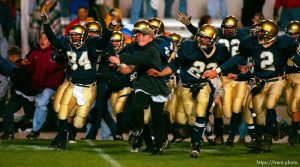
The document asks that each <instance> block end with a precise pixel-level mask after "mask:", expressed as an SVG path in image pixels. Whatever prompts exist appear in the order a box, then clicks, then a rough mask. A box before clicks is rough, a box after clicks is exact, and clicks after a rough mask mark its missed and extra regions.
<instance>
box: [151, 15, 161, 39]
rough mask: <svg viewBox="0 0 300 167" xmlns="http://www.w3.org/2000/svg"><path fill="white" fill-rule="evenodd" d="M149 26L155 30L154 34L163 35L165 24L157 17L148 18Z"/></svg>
mask: <svg viewBox="0 0 300 167" xmlns="http://www.w3.org/2000/svg"><path fill="white" fill-rule="evenodd" d="M148 21H149V23H150V26H151V27H152V28H153V29H154V30H155V35H156V36H158V35H163V34H164V32H165V25H164V23H163V22H162V21H161V20H160V19H159V18H157V17H153V18H151V19H149V20H148Z"/></svg>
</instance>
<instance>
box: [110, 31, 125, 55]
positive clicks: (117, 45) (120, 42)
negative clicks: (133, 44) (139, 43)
mask: <svg viewBox="0 0 300 167" xmlns="http://www.w3.org/2000/svg"><path fill="white" fill-rule="evenodd" d="M110 40H111V41H112V43H113V48H114V50H115V52H116V53H118V52H120V51H121V50H122V49H123V48H124V47H125V43H124V41H125V38H124V35H123V34H122V32H121V31H114V32H113V33H112V35H111V38H110Z"/></svg>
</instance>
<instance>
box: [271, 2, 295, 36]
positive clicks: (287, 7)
mask: <svg viewBox="0 0 300 167" xmlns="http://www.w3.org/2000/svg"><path fill="white" fill-rule="evenodd" d="M281 6H282V12H281V19H280V30H281V31H284V29H285V27H286V26H287V24H288V23H289V22H290V21H295V20H298V21H299V20H300V0H276V1H275V4H274V13H273V17H274V19H275V20H277V19H278V9H279V8H280V7H281Z"/></svg>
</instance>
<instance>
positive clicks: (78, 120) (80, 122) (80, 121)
mask: <svg viewBox="0 0 300 167" xmlns="http://www.w3.org/2000/svg"><path fill="white" fill-rule="evenodd" d="M85 121H86V117H80V116H75V118H74V120H73V123H74V127H75V128H77V129H79V128H82V127H83V126H84V124H85Z"/></svg>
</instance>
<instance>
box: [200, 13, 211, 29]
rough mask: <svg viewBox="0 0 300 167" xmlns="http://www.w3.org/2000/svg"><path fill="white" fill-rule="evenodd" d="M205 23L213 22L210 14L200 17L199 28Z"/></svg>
mask: <svg viewBox="0 0 300 167" xmlns="http://www.w3.org/2000/svg"><path fill="white" fill-rule="evenodd" d="M204 24H212V18H211V16H210V15H204V16H201V17H200V20H199V24H198V28H200V27H201V26H203V25H204Z"/></svg>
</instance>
